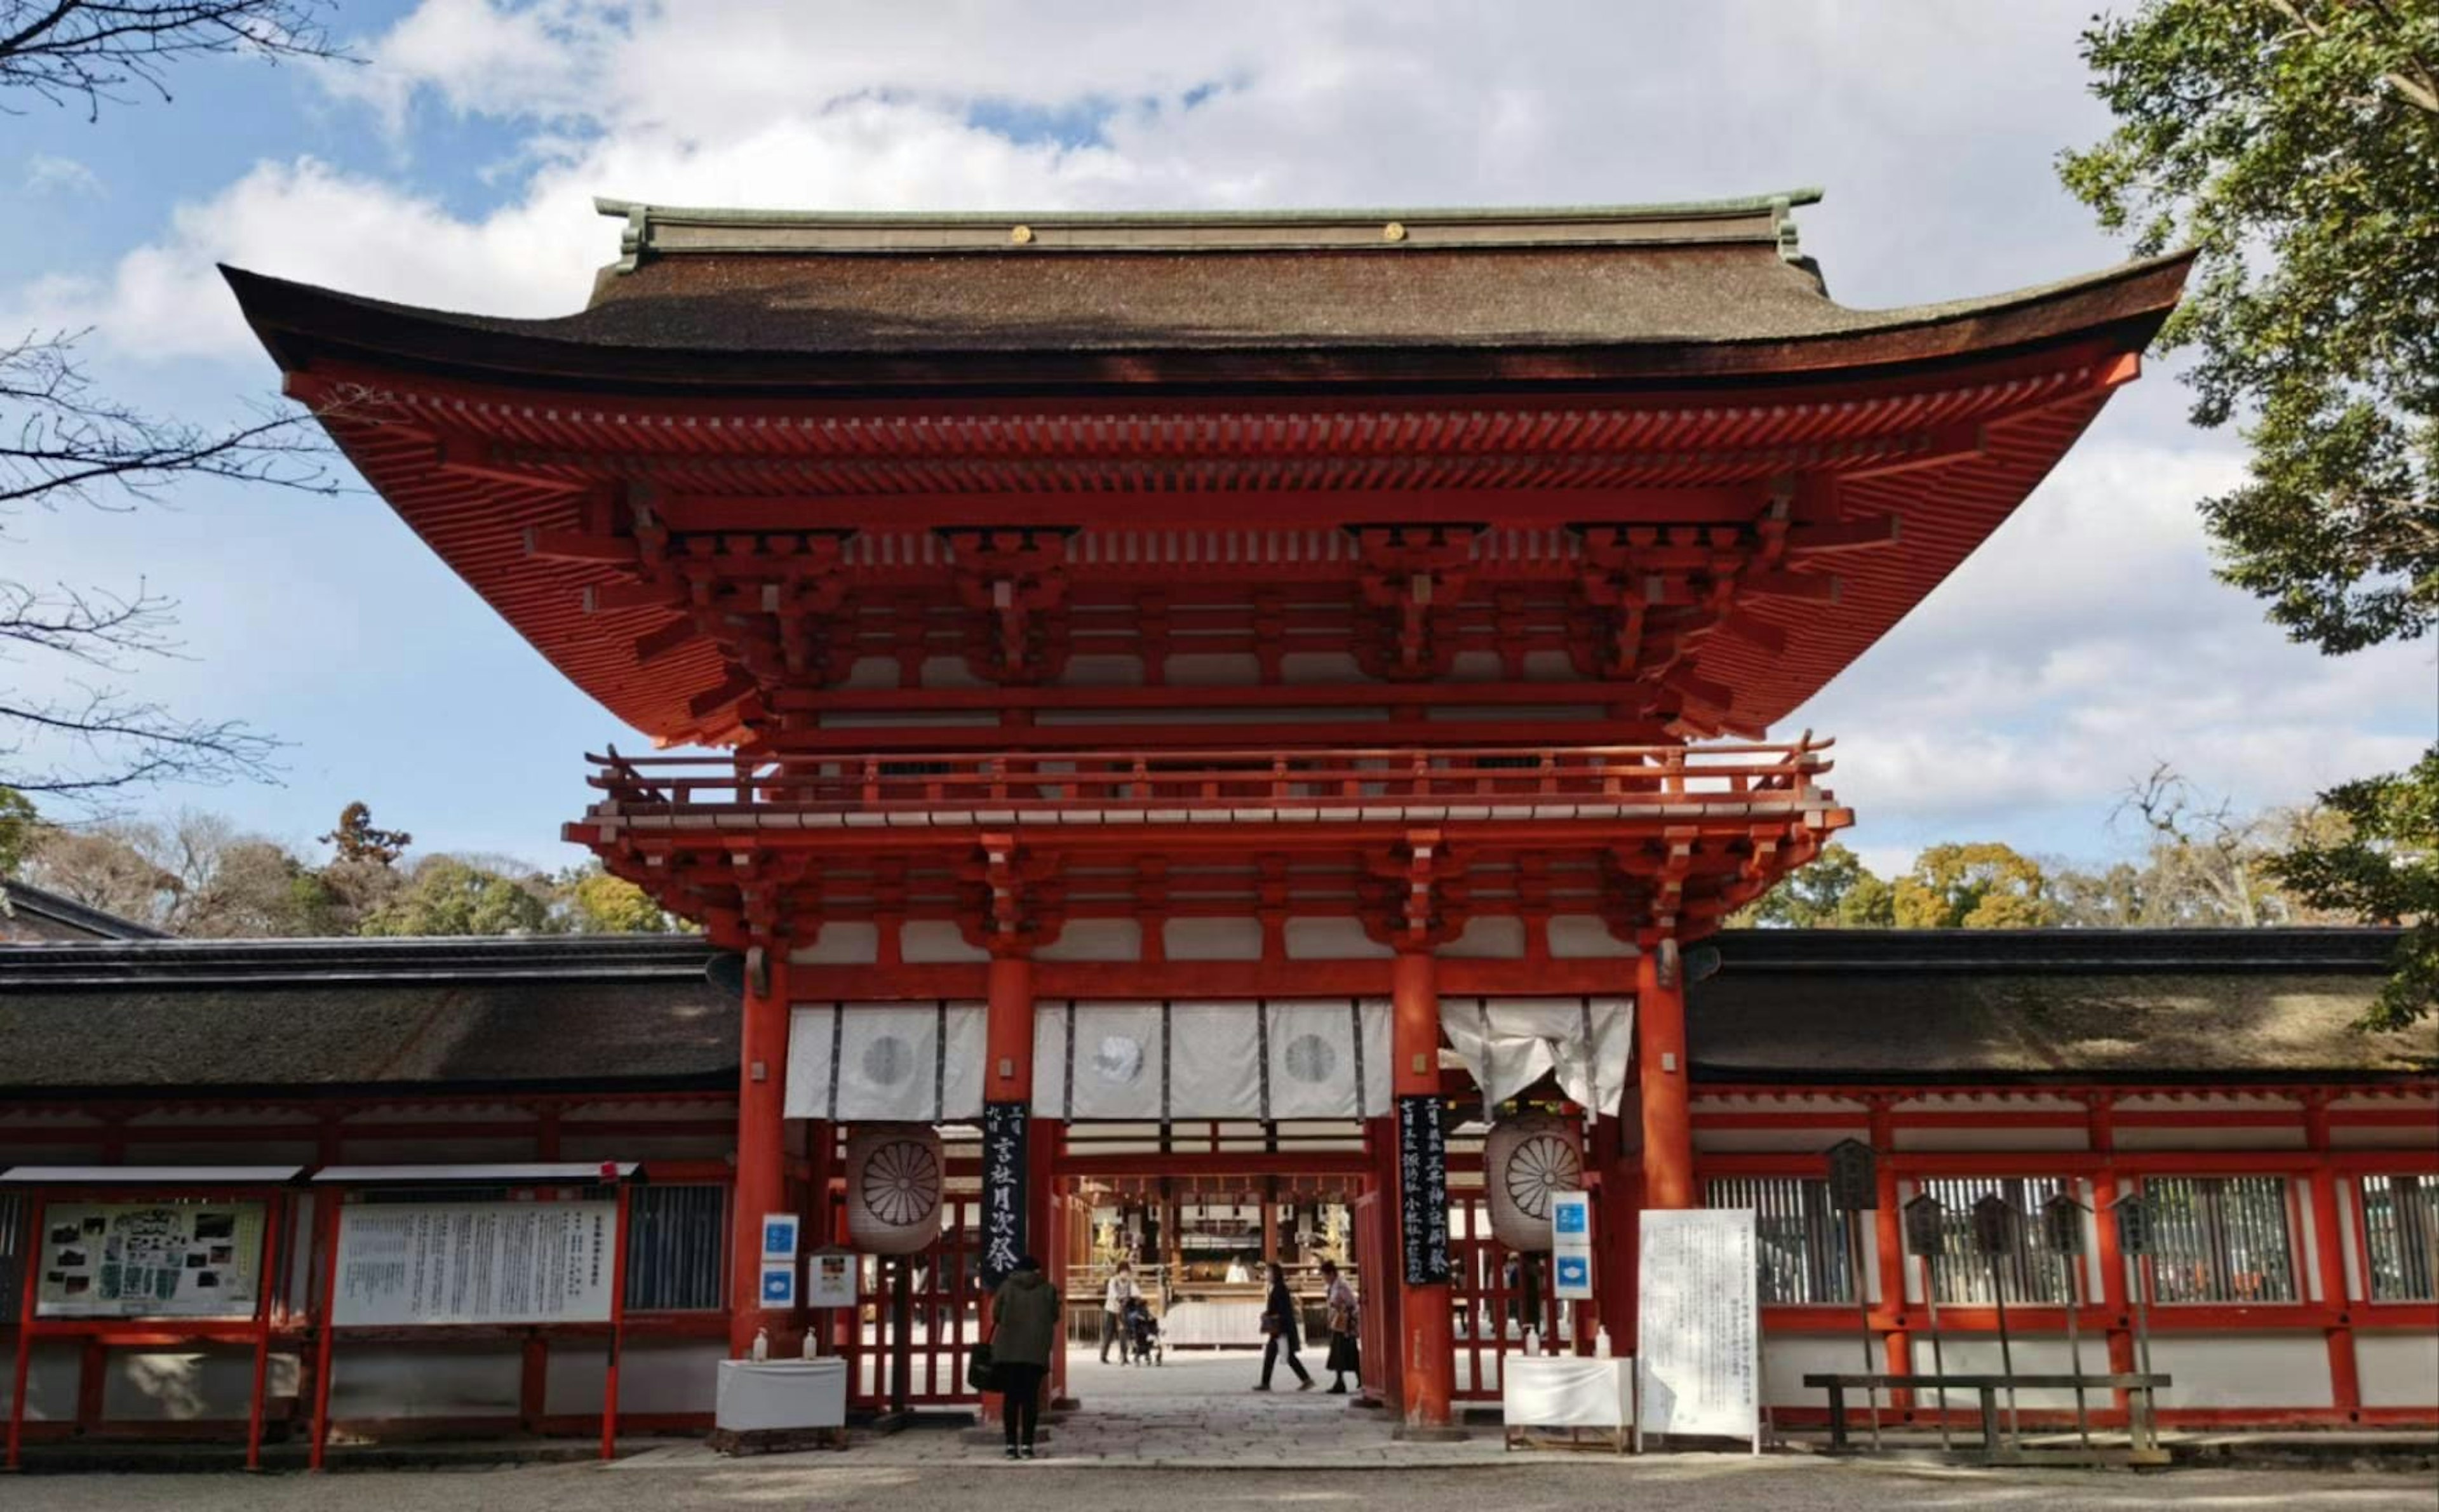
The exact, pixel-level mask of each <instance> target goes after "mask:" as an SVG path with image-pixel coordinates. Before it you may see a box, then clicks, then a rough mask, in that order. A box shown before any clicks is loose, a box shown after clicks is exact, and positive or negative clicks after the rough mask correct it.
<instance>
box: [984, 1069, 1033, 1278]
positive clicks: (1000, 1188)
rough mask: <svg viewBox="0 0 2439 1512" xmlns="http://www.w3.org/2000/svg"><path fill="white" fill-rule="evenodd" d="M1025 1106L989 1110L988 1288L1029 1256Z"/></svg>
mask: <svg viewBox="0 0 2439 1512" xmlns="http://www.w3.org/2000/svg"><path fill="white" fill-rule="evenodd" d="M1026 1112H1027V1108H1026V1105H1025V1104H1024V1103H1021V1102H994V1103H986V1104H984V1105H983V1234H982V1239H983V1255H982V1271H983V1284H984V1285H985V1286H988V1287H996V1286H998V1285H999V1284H1000V1283H1001V1282H1002V1281H1005V1280H1006V1279H1007V1273H1008V1272H1011V1271H1013V1270H1015V1269H1016V1262H1017V1261H1018V1260H1019V1259H1021V1258H1023V1257H1024V1246H1025V1241H1026V1235H1025V1232H1024V1188H1025V1168H1024V1167H1025V1160H1026V1154H1025V1114H1026Z"/></svg>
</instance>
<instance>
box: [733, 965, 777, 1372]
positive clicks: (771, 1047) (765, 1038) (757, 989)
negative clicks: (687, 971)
mask: <svg viewBox="0 0 2439 1512" xmlns="http://www.w3.org/2000/svg"><path fill="white" fill-rule="evenodd" d="M743 1018H744V1024H743V1032H742V1033H741V1035H740V1036H739V1041H740V1050H741V1052H742V1053H741V1054H740V1055H739V1061H740V1062H741V1064H740V1067H739V1073H738V1080H737V1190H736V1194H735V1196H734V1198H733V1200H732V1207H731V1211H730V1214H729V1237H728V1353H729V1356H730V1358H732V1359H737V1360H742V1359H744V1358H745V1357H746V1356H747V1355H748V1354H750V1353H752V1352H753V1348H754V1335H755V1333H756V1331H757V1330H758V1329H760V1328H761V1327H763V1326H764V1324H765V1322H766V1319H767V1317H768V1315H767V1314H765V1313H764V1312H763V1310H762V1215H763V1214H765V1213H778V1212H782V1211H785V1210H786V1208H787V1205H788V1149H787V1117H786V1107H787V1102H786V1097H787V1081H788V959H787V951H786V948H785V947H784V946H781V945H778V944H776V943H775V942H764V943H761V944H757V945H756V946H755V947H754V948H753V949H752V950H750V951H748V952H746V970H745V1003H744V1008H743ZM779 1322H780V1323H781V1324H782V1325H784V1324H785V1323H786V1319H785V1318H781V1319H780V1320H779Z"/></svg>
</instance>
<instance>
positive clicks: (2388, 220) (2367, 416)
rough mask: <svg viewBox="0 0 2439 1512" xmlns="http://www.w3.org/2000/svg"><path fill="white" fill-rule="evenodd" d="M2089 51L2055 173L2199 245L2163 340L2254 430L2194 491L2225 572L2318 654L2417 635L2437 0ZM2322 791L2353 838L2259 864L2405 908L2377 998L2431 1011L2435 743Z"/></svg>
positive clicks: (2132, 22) (2169, 236)
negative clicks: (2385, 985) (2089, 115)
mask: <svg viewBox="0 0 2439 1512" xmlns="http://www.w3.org/2000/svg"><path fill="white" fill-rule="evenodd" d="M2083 49H2084V58H2085V61H2086V62H2089V63H2090V64H2091V66H2092V73H2093V80H2092V91H2093V93H2094V94H2096V95H2098V96H2099V98H2101V99H2102V100H2104V101H2106V102H2107V103H2108V105H2109V108H2110V111H2111V112H2112V113H2113V114H2114V115H2115V116H2116V117H2117V125H2116V128H2115V130H2113V131H2112V132H2111V133H2110V135H2109V136H2108V138H2107V139H2106V140H2104V141H2102V142H2100V143H2099V144H2097V145H2096V146H2093V147H2092V148H2090V149H2087V150H2085V151H2070V152H2068V153H2066V154H2065V155H2064V157H2063V158H2062V160H2061V163H2060V172H2061V175H2062V176H2063V178H2064V180H2065V182H2066V185H2067V187H2068V188H2069V189H2071V190H2072V191H2073V192H2074V193H2075V194H2076V195H2077V196H2078V197H2080V198H2081V199H2082V200H2083V201H2084V202H2085V203H2086V204H2088V205H2091V206H2092V208H2093V209H2094V210H2095V211H2097V212H2098V214H2099V216H2100V220H2101V223H2102V224H2103V225H2104V226H2106V227H2108V228H2109V229H2110V230H2114V231H2122V232H2125V233H2127V234H2129V235H2130V236H2131V237H2132V238H2133V240H2134V244H2135V248H2136V250H2138V251H2141V252H2146V253H2148V252H2159V251H2162V250H2164V249H2166V248H2168V247H2171V246H2177V245H2186V246H2191V247H2193V248H2194V249H2195V251H2196V257H2197V271H2198V275H2199V276H2198V277H2197V278H2196V279H2195V282H2194V286H2193V288H2192V289H2191V291H2190V292H2189V294H2187V297H2186V299H2185V302H2184V304H2183V305H2182V306H2181V308H2180V309H2179V310H2178V311H2177V312H2176V314H2175V315H2174V316H2172V317H2171V318H2170V319H2169V321H2168V324H2167V327H2166V328H2165V329H2164V330H2163V333H2162V342H2163V345H2164V346H2165V347H2167V348H2169V349H2170V350H2183V351H2187V352H2190V353H2192V354H2193V359H2194V361H2193V365H2192V367H2191V369H2190V371H2189V373H2188V382H2190V383H2191V384H2192V386H2193V389H2194V394H2195V401H2194V409H2193V418H2194V419H2195V421H2196V422H2197V423H2198V424H2200V425H2204V426H2211V427H2216V426H2223V425H2229V424H2234V425H2235V426H2237V428H2238V429H2239V431H2240V432H2241V434H2242V435H2243V436H2244V439H2245V441H2246V442H2247V443H2248V446H2249V449H2250V476H2249V478H2248V479H2247V481H2246V482H2245V483H2244V485H2243V486H2242V487H2240V488H2237V489H2232V490H2230V491H2229V492H2227V493H2224V494H2220V495H2217V496H2216V497H2213V498H2208V499H2204V500H2202V501H2201V512H2202V518H2203V521H2204V523H2205V524H2206V525H2207V526H2208V527H2209V530H2210V532H2211V535H2212V538H2213V540H2214V542H2215V543H2216V547H2217V551H2218V557H2219V560H2218V570H2219V575H2220V577H2222V578H2225V579H2226V580H2227V581H2229V582H2231V583H2234V585H2236V586H2238V587H2240V588H2243V589H2245V590H2247V591H2249V592H2251V593H2252V594H2253V595H2255V596H2258V597H2259V598H2261V599H2262V600H2263V601H2264V603H2265V604H2266V606H2267V608H2268V611H2269V614H2270V618H2271V619H2272V620H2273V621H2274V622H2276V623H2277V624H2278V625H2280V626H2281V627H2283V628H2284V629H2285V630H2286V631H2287V632H2288V635H2289V636H2290V637H2291V638H2293V639H2295V640H2298V641H2302V642H2305V643H2308V644H2310V645H2314V646H2317V647H2319V648H2320V649H2322V650H2323V651H2326V652H2329V653H2331V654H2342V653H2345V652H2349V651H2355V650H2359V649H2363V648H2365V647H2368V646H2374V645H2378V644H2380V643H2382V642H2389V641H2398V640H2408V639H2412V638H2414V637H2417V636H2422V635H2425V634H2427V633H2429V631H2430V630H2431V628H2432V626H2433V625H2434V624H2439V0H2144V3H2143V4H2140V5H2138V6H2136V7H2135V8H2134V9H2132V10H2130V11H2129V12H2127V13H2125V14H2122V15H2116V16H2102V17H2097V18H2095V19H2094V20H2093V22H2092V27H2091V28H2090V29H2089V30H2088V31H2086V32H2085V33H2084V38H2083ZM2322 809H2323V816H2324V817H2325V818H2326V819H2327V820H2328V821H2329V822H2330V823H2332V824H2334V825H2335V826H2336V827H2338V828H2339V829H2341V830H2350V831H2351V838H2349V837H2348V836H2346V835H2333V834H2331V833H2328V832H2325V830H2324V831H2323V832H2320V833H2314V834H2307V835H2303V836H2299V837H2298V838H2297V842H2296V844H2295V845H2294V847H2293V848H2292V849H2291V851H2290V852H2289V853H2288V856H2287V857H2286V859H2285V860H2284V861H2282V862H2279V863H2276V864H2275V866H2274V868H2273V869H2274V871H2275V874H2276V875H2277V876H2279V877H2280V878H2282V879H2283V880H2284V883H2285V887H2286V889H2287V892H2288V895H2289V896H2290V897H2291V898H2293V899H2295V900H2296V901H2297V902H2298V904H2299V905H2300V906H2302V907H2304V908H2305V909H2313V910H2322V911H2327V912H2334V913H2338V914H2346V913H2349V912H2357V911H2368V912H2370V913H2372V914H2373V915H2374V916H2380V917H2388V918H2393V919H2394V920H2396V921H2398V922H2403V923H2409V924H2413V925H2415V926H2416V927H2414V928H2413V929H2412V930H2411V931H2410V932H2409V933H2408V934H2407V935H2406V936H2405V939H2404V941H2403V943H2402V944H2401V945H2400V947H2399V949H2398V952H2397V956H2396V970H2395V977H2394V982H2393V984H2392V987H2391V990H2390V993H2389V995H2388V996H2387V997H2384V998H2383V999H2382V1000H2381V1006H2380V1008H2379V1010H2378V1014H2379V1016H2380V1019H2381V1022H2384V1023H2403V1022H2405V1020H2407V1019H2410V1018H2412V1017H2415V1016H2417V1015H2419V1014H2423V1013H2429V1012H2432V1011H2434V1010H2439V926H2434V925H2433V923H2432V917H2431V912H2430V909H2431V898H2430V894H2429V892H2428V890H2427V889H2428V867H2429V865H2430V862H2429V860H2428V858H2429V857H2430V854H2431V852H2432V851H2433V849H2434V848H2439V745H2434V746H2433V747H2432V748H2431V751H2430V754H2429V755H2427V756H2425V757H2424V758H2423V759H2422V761H2421V762H2419V763H2418V764H2417V765H2415V766H2414V767H2413V768H2412V769H2411V770H2410V771H2408V772H2406V773H2403V774H2395V775H2393V776H2385V777H2374V778H2368V779H2365V780H2363V781H2360V782H2354V783H2348V784H2345V785H2343V786H2341V787H2339V788H2337V789H2335V790H2333V791H2331V792H2326V793H2323V795H2322ZM2235 881H2237V882H2238V883H2239V884H2241V882H2242V879H2241V878H2238V879H2235ZM2417 899H2418V901H2417ZM2383 911H2384V912H2383Z"/></svg>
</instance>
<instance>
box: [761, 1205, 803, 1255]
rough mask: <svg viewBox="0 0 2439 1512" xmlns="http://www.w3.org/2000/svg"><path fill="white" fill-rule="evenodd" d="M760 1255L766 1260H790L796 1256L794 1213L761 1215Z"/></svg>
mask: <svg viewBox="0 0 2439 1512" xmlns="http://www.w3.org/2000/svg"><path fill="white" fill-rule="evenodd" d="M762 1257H763V1258H764V1259H766V1260H782V1259H784V1260H792V1259H794V1258H795V1257H796V1215H795V1214H793V1213H765V1214H764V1215H762Z"/></svg>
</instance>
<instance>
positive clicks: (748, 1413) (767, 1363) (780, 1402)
mask: <svg viewBox="0 0 2439 1512" xmlns="http://www.w3.org/2000/svg"><path fill="white" fill-rule="evenodd" d="M712 1420H713V1422H714V1423H715V1424H716V1425H717V1426H719V1427H720V1428H722V1429H725V1430H727V1431H728V1432H732V1433H763V1432H785V1431H788V1430H791V1429H804V1428H844V1427H846V1361H844V1360H841V1359H838V1358H836V1357H831V1358H828V1359H823V1360H723V1361H721V1362H720V1394H719V1397H718V1401H717V1404H716V1407H715V1410H714V1412H713V1416H712Z"/></svg>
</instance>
